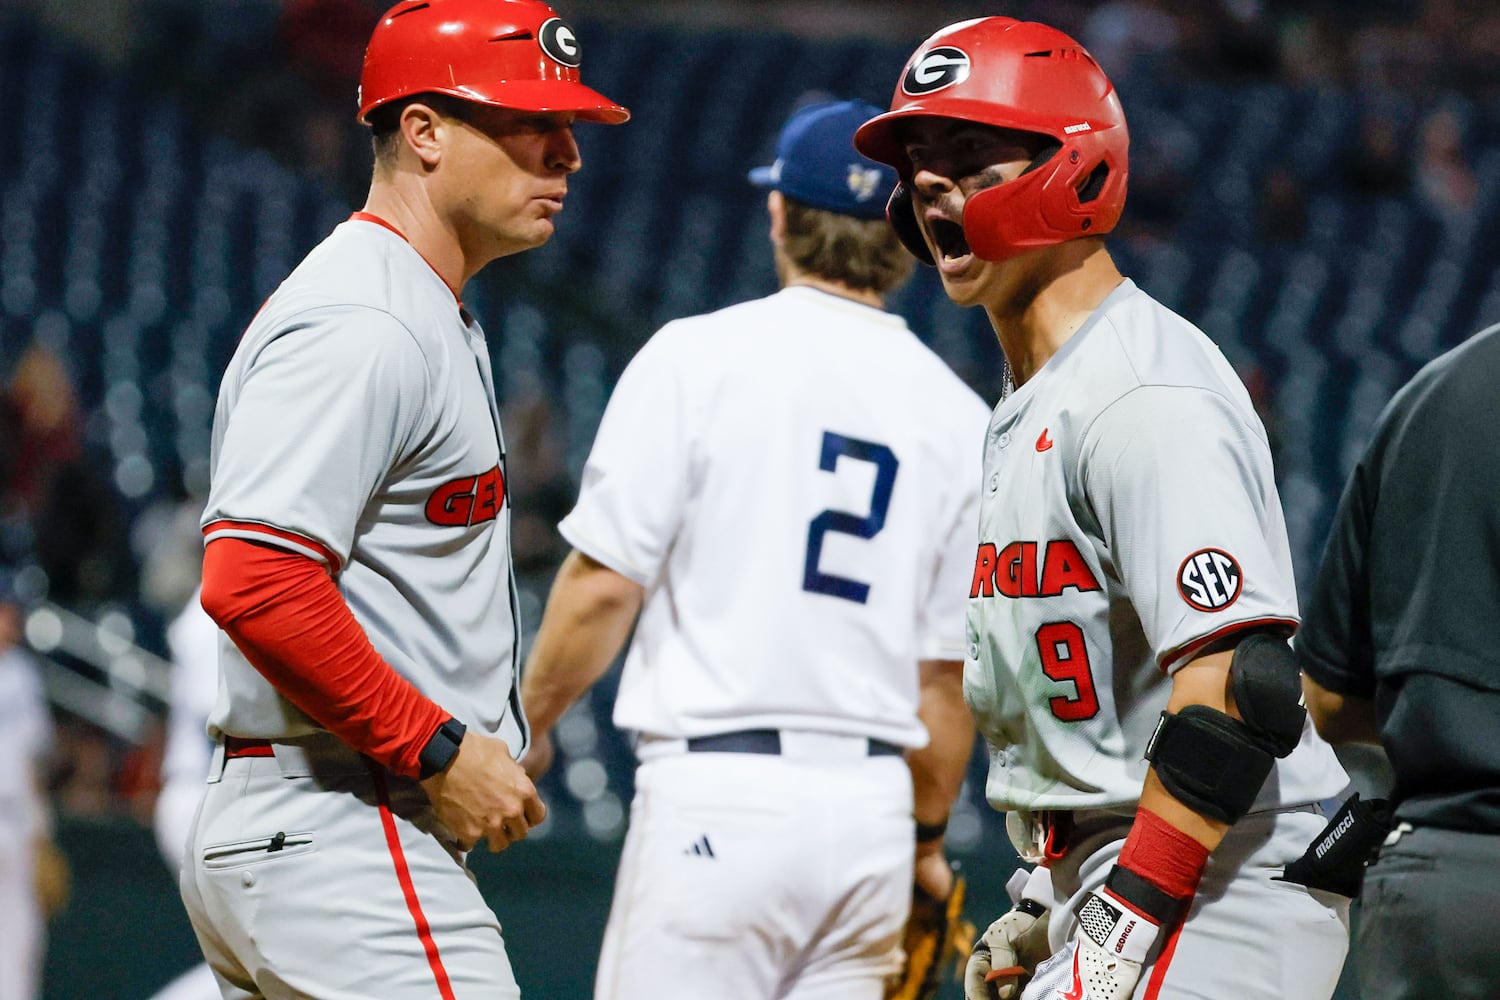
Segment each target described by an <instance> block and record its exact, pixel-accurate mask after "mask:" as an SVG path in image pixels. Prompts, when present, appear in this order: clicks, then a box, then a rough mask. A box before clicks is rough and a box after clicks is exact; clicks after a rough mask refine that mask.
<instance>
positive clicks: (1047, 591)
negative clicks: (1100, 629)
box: [1041, 538, 1100, 597]
mask: <svg viewBox="0 0 1500 1000" xmlns="http://www.w3.org/2000/svg"><path fill="white" fill-rule="evenodd" d="M1068 587H1074V588H1076V589H1078V590H1081V591H1090V590H1098V589H1100V588H1099V581H1098V580H1096V579H1094V574H1093V573H1092V572H1090V571H1089V565H1088V563H1087V562H1085V561H1084V559H1083V553H1081V552H1079V551H1078V546H1076V545H1074V544H1073V543H1072V542H1070V541H1068V540H1067V539H1066V538H1063V539H1058V540H1057V541H1052V542H1048V543H1047V557H1046V560H1045V562H1044V564H1043V566H1042V585H1041V596H1042V597H1057V596H1058V595H1059V594H1061V593H1062V592H1063V591H1064V590H1065V589H1067V588H1068Z"/></svg>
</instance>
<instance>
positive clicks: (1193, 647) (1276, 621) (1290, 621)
mask: <svg viewBox="0 0 1500 1000" xmlns="http://www.w3.org/2000/svg"><path fill="white" fill-rule="evenodd" d="M1268 627H1269V628H1274V627H1285V628H1286V629H1288V630H1294V629H1296V627H1297V619H1295V618H1251V619H1250V620H1249V621H1243V622H1235V623H1233V624H1231V625H1225V626H1224V627H1223V628H1221V629H1218V630H1216V631H1213V632H1210V633H1209V634H1208V635H1205V636H1201V637H1199V638H1197V639H1194V640H1192V641H1191V642H1185V643H1183V644H1182V645H1181V646H1178V647H1177V648H1176V649H1173V650H1170V651H1168V653H1167V655H1166V656H1163V657H1162V658H1161V669H1162V672H1163V673H1167V672H1170V671H1171V669H1172V665H1173V664H1175V663H1177V661H1179V660H1190V659H1192V658H1193V656H1194V655H1195V654H1197V652H1198V651H1199V650H1200V649H1202V648H1203V647H1204V646H1207V645H1209V644H1210V643H1214V642H1218V641H1219V640H1220V639H1223V638H1226V637H1227V636H1231V635H1234V634H1235V633H1236V632H1244V631H1247V630H1249V629H1257V628H1268Z"/></svg>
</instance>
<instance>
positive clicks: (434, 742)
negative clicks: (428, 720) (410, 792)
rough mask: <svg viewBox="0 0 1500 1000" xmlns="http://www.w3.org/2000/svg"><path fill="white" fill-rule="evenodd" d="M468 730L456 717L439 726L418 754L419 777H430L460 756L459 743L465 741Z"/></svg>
mask: <svg viewBox="0 0 1500 1000" xmlns="http://www.w3.org/2000/svg"><path fill="white" fill-rule="evenodd" d="M466 732H468V730H467V728H466V727H465V726H464V724H463V723H462V722H459V721H458V720H457V719H454V718H449V719H447V720H445V721H444V722H443V724H442V725H441V726H438V727H437V729H436V730H434V731H433V733H432V735H431V736H430V737H428V739H427V744H426V746H424V747H422V752H421V753H420V754H418V755H417V763H418V764H419V766H420V771H419V772H418V775H419V777H421V778H423V779H426V778H430V777H432V776H433V775H434V774H437V773H438V772H439V771H441V770H442V769H443V768H445V767H447V766H448V765H449V764H451V763H452V762H453V758H454V757H457V756H458V745H459V744H460V743H462V742H463V738H464V733H466Z"/></svg>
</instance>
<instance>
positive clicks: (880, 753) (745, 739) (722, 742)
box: [687, 729, 906, 757]
mask: <svg viewBox="0 0 1500 1000" xmlns="http://www.w3.org/2000/svg"><path fill="white" fill-rule="evenodd" d="M865 742H866V747H865V756H867V757H900V756H901V755H902V754H903V753H905V752H906V751H904V750H903V749H902V748H901V747H898V746H897V745H896V744H894V743H887V742H886V741H885V740H877V739H874V738H871V739H868V740H866V741H865ZM687 752H688V753H761V754H769V755H771V756H779V755H780V753H781V731H780V730H778V729H740V730H737V731H735V732H732V733H716V734H714V735H713V736H690V737H688V740H687Z"/></svg>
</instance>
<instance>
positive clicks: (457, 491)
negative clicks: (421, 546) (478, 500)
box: [427, 476, 475, 528]
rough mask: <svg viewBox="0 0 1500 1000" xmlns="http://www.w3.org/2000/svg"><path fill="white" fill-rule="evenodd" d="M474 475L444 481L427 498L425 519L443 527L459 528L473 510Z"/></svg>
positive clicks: (465, 522) (463, 524) (465, 523)
mask: <svg viewBox="0 0 1500 1000" xmlns="http://www.w3.org/2000/svg"><path fill="white" fill-rule="evenodd" d="M474 481H475V477H473V476H466V477H465V478H463V479H455V480H453V481H452V482H447V483H444V484H443V485H441V486H439V487H438V488H437V489H435V490H433V491H432V496H430V497H428V498H427V520H429V521H431V522H432V523H433V524H437V525H441V526H442V527H444V528H461V527H464V526H465V525H467V524H468V523H469V516H470V515H471V514H472V513H473V511H474Z"/></svg>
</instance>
